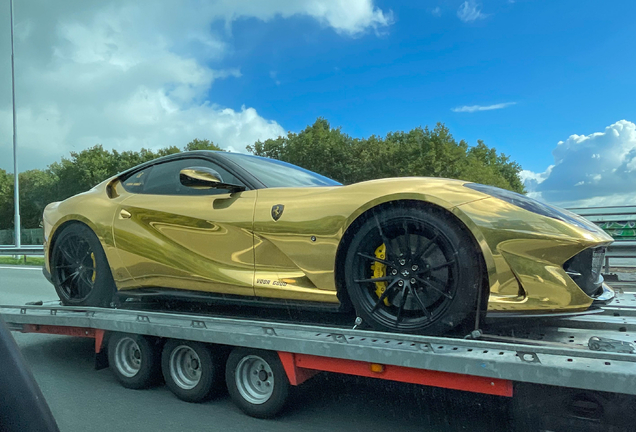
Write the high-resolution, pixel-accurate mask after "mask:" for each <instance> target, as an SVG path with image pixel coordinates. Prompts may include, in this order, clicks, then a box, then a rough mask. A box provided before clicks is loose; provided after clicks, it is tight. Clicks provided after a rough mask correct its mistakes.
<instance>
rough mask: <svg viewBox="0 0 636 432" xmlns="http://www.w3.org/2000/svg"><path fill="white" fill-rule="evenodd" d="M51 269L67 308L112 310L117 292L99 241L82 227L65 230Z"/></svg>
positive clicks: (81, 225) (60, 238)
mask: <svg viewBox="0 0 636 432" xmlns="http://www.w3.org/2000/svg"><path fill="white" fill-rule="evenodd" d="M50 268H51V280H52V282H53V286H54V287H55V291H56V292H57V295H58V296H59V298H60V300H61V302H62V304H63V305H67V306H100V307H108V306H109V305H110V304H111V302H112V301H113V297H114V295H115V293H116V292H117V289H116V287H115V282H114V280H113V275H112V273H111V270H110V266H109V265H108V259H107V258H106V254H105V253H104V249H103V248H102V245H101V243H100V241H99V239H98V238H97V236H96V235H95V234H94V233H93V231H92V230H91V229H90V228H89V227H87V226H86V225H84V224H82V223H73V224H70V225H67V226H66V227H64V228H62V231H61V232H60V233H59V235H58V236H57V237H56V239H55V244H54V245H53V250H52V251H51V258H50Z"/></svg>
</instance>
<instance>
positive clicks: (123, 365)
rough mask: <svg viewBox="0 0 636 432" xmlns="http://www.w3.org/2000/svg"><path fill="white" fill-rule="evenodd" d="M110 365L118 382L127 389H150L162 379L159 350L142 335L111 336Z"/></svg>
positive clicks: (123, 334) (109, 345) (121, 334)
mask: <svg viewBox="0 0 636 432" xmlns="http://www.w3.org/2000/svg"><path fill="white" fill-rule="evenodd" d="M108 364H109V365H110V368H111V370H112V371H113V372H114V373H115V377H116V378H117V380H118V381H119V382H120V383H121V385H123V386H124V387H126V388H131V389H143V388H148V387H150V386H152V385H153V384H156V383H157V380H158V378H159V377H160V373H159V372H160V371H159V350H158V348H157V346H156V345H155V344H154V343H153V342H151V341H150V340H148V339H147V338H145V337H143V336H140V335H135V334H127V333H115V334H113V335H111V337H110V340H109V342H108Z"/></svg>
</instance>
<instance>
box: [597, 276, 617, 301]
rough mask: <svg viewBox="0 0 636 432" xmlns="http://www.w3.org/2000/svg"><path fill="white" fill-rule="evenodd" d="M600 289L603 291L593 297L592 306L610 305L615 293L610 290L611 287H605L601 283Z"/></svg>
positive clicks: (604, 284)
mask: <svg viewBox="0 0 636 432" xmlns="http://www.w3.org/2000/svg"><path fill="white" fill-rule="evenodd" d="M601 289H602V290H603V291H602V292H601V293H600V294H597V295H596V296H595V297H594V302H593V303H592V306H603V305H607V304H609V303H611V301H612V300H614V298H615V297H616V292H615V291H614V290H613V289H612V287H611V286H609V285H607V284H606V283H604V282H603V284H601Z"/></svg>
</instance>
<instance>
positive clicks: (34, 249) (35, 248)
mask: <svg viewBox="0 0 636 432" xmlns="http://www.w3.org/2000/svg"><path fill="white" fill-rule="evenodd" d="M0 255H44V246H42V245H28V246H21V247H15V246H0Z"/></svg>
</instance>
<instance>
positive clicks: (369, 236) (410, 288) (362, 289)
mask: <svg viewBox="0 0 636 432" xmlns="http://www.w3.org/2000/svg"><path fill="white" fill-rule="evenodd" d="M469 236H470V234H469V233H468V232H466V230H464V229H463V228H462V227H460V226H459V223H458V222H457V221H456V220H455V219H454V217H453V216H452V215H449V214H448V213H446V212H444V211H442V210H441V209H437V208H431V207H414V206H413V207H409V206H405V205H395V206H393V207H391V208H383V209H381V210H378V211H376V212H374V213H373V214H372V215H371V216H370V217H369V218H367V219H366V220H365V221H364V222H363V223H362V225H361V226H360V228H359V229H358V230H357V232H356V233H355V235H354V236H353V238H352V239H351V242H350V244H349V247H348V250H347V254H346V258H345V273H344V276H345V277H344V279H345V285H346V290H347V293H348V295H349V298H350V300H351V302H352V303H353V306H354V309H355V311H356V313H357V315H358V317H360V318H362V320H363V322H364V323H366V324H368V325H370V326H371V327H373V328H374V329H376V330H381V331H391V332H402V333H416V334H429V335H440V334H444V333H447V332H449V331H450V330H452V329H453V328H456V327H458V326H459V325H460V324H463V323H465V322H466V321H467V319H468V318H469V317H475V313H476V312H477V310H478V309H479V308H478V306H477V299H478V294H479V290H481V289H483V288H482V283H483V278H482V270H481V257H480V255H479V252H478V251H477V248H476V247H475V246H474V243H473V240H472V239H471V238H470V237H469ZM376 265H377V266H380V269H379V270H378V267H376Z"/></svg>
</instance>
